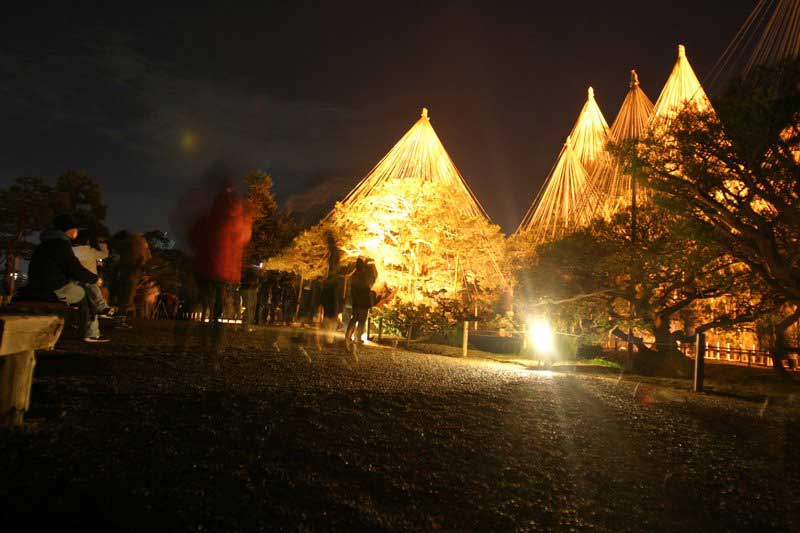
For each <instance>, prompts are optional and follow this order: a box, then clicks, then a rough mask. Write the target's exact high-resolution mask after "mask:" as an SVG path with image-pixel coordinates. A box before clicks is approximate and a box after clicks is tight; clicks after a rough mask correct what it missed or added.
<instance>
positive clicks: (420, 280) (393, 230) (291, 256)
mask: <svg viewBox="0 0 800 533" xmlns="http://www.w3.org/2000/svg"><path fill="white" fill-rule="evenodd" d="M326 232H331V233H332V234H333V235H334V237H335V238H336V241H337V243H338V246H339V248H340V249H341V251H342V252H343V259H344V260H347V259H348V258H355V257H358V256H366V257H371V258H372V259H374V260H375V264H376V266H377V268H378V273H379V278H378V281H377V285H382V284H383V283H385V284H386V285H388V286H389V287H391V288H393V289H397V290H398V293H397V297H398V298H399V299H400V300H403V301H407V302H412V303H421V302H428V303H431V302H433V301H434V298H433V295H441V294H447V295H449V296H450V297H453V298H456V297H458V298H461V299H474V298H480V297H481V296H482V295H483V293H484V291H485V290H487V289H493V288H497V287H499V286H501V285H503V284H504V282H505V275H504V273H503V266H502V262H503V248H504V244H503V237H502V235H501V233H500V229H499V227H498V226H496V225H493V224H491V223H490V222H489V220H488V217H487V216H486V214H485V212H484V211H483V208H482V207H481V206H480V204H479V203H478V202H477V200H476V199H475V197H474V195H473V194H472V192H471V191H470V190H469V188H468V187H467V185H466V182H465V181H464V180H463V178H462V177H461V175H460V174H459V172H458V170H457V169H456V167H455V165H454V164H453V162H452V160H451V159H450V157H449V155H448V154H447V152H446V151H445V149H444V147H443V146H442V144H441V141H439V138H438V137H437V136H436V133H435V132H434V130H433V128H432V127H431V125H430V121H429V119H428V116H427V111H426V110H423V115H422V117H421V118H420V119H419V120H418V121H417V123H416V124H415V125H414V126H413V127H412V128H411V129H410V130H409V131H408V133H406V135H404V136H403V138H402V139H400V141H399V142H398V143H397V144H396V145H395V146H394V147H393V148H392V149H391V150H390V151H389V153H388V154H387V155H386V156H385V157H384V158H383V159H382V160H381V162H380V163H378V165H377V166H376V167H375V168H374V169H373V170H372V171H371V172H370V173H369V174H368V175H367V177H366V178H364V180H362V181H361V183H359V184H358V186H356V188H355V189H354V190H353V191H352V192H351V193H350V194H349V195H348V196H347V197H345V199H344V200H343V201H342V202H340V203H338V204H337V205H336V207H335V208H334V209H333V211H331V213H330V214H328V216H326V217H325V219H324V220H323V221H322V222H321V223H320V224H318V225H317V226H315V227H313V228H311V229H310V230H308V231H306V232H303V233H302V234H301V235H300V236H298V237H297V239H295V241H294V242H293V244H292V245H291V246H290V248H289V249H288V250H286V251H285V252H283V253H282V254H280V255H279V256H278V257H276V258H274V259H273V260H270V261H269V262H268V264H267V267H268V268H271V269H276V270H290V271H294V272H297V273H300V274H302V275H303V276H304V277H307V278H313V277H317V276H323V275H325V274H326V273H327V254H328V248H327V246H326V244H325V238H324V236H325V234H326Z"/></svg>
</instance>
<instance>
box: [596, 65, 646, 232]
mask: <svg viewBox="0 0 800 533" xmlns="http://www.w3.org/2000/svg"><path fill="white" fill-rule="evenodd" d="M652 114H653V102H651V101H650V99H649V98H648V97H647V95H646V94H645V93H644V91H643V90H642V88H641V87H640V86H639V76H638V74H637V73H636V71H635V70H631V81H630V85H629V88H628V93H627V94H626V95H625V100H623V102H622V106H620V109H619V112H618V113H617V118H616V119H615V120H614V124H612V126H611V138H612V139H613V140H614V141H615V142H621V141H633V140H636V139H640V138H642V137H643V136H644V135H645V134H646V133H647V130H648V128H649V125H650V119H651V117H652ZM602 161H603V163H602V164H600V165H597V166H596V167H595V170H594V172H593V173H592V175H591V177H590V181H591V182H592V184H593V185H594V187H595V189H596V190H597V198H598V207H597V209H596V211H595V214H596V215H597V216H602V217H603V218H605V219H607V220H608V219H610V218H611V217H612V216H614V214H616V213H618V212H619V211H621V210H623V209H625V208H627V207H628V206H629V205H630V204H631V199H632V194H633V181H632V179H631V176H630V175H629V174H625V173H623V172H622V169H621V168H620V165H619V162H618V161H617V160H616V159H615V158H614V157H612V156H611V155H610V154H608V153H606V154H605V157H604V158H603V160H602ZM646 197H647V195H646V191H645V190H644V189H643V188H641V187H639V188H638V189H637V195H636V201H637V203H642V202H643V201H645V200H646Z"/></svg>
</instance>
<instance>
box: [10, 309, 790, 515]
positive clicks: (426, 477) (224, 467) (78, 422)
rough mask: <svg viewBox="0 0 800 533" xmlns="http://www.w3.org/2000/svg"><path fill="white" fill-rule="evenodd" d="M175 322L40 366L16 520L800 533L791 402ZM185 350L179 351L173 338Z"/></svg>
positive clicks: (14, 489) (61, 353)
mask: <svg viewBox="0 0 800 533" xmlns="http://www.w3.org/2000/svg"><path fill="white" fill-rule="evenodd" d="M173 333H174V330H173V327H172V326H171V325H170V324H169V323H166V322H165V323H160V324H159V323H148V324H138V325H137V328H136V329H134V330H132V331H127V332H111V334H112V336H113V339H114V340H113V342H112V343H110V344H106V345H83V344H80V343H77V342H75V341H71V342H70V341H65V342H63V343H62V345H61V347H60V349H59V350H57V351H55V352H53V353H52V354H47V355H42V356H40V357H39V363H38V366H37V369H36V378H35V384H34V389H33V397H32V411H31V412H30V413H29V415H28V417H27V421H28V424H27V425H26V426H25V427H24V428H22V429H5V430H2V431H0V472H2V475H1V476H0V499H1V500H2V502H3V505H2V506H0V523H6V524H7V523H9V522H8V520H25V521H27V522H28V523H29V524H30V523H34V524H38V525H44V524H51V525H52V524H55V525H57V526H58V527H59V528H64V527H68V526H75V527H81V528H82V529H85V528H86V527H87V526H90V525H101V526H105V528H106V530H112V529H122V530H130V529H135V530H144V529H147V530H152V529H171V530H211V531H232V530H257V529H275V528H283V529H347V530H352V529H364V528H372V529H434V528H444V529H456V530H489V529H491V530H510V529H566V528H570V529H578V528H580V529H583V528H589V529H605V530H615V531H620V530H676V529H684V530H701V529H702V530H708V529H712V530H718V529H722V530H731V529H735V530H738V529H747V530H770V529H772V530H797V528H798V527H800V516H799V515H798V502H800V500H798V496H800V494H798V493H799V492H800V485H798V481H800V466H799V465H800V463H799V462H798V460H797V454H798V450H797V446H796V445H797V443H798V434H799V433H800V426H798V419H800V410H799V409H798V408H796V407H795V405H794V396H792V395H788V396H787V395H784V396H781V397H780V398H777V399H774V400H771V401H754V400H753V399H742V398H736V397H731V396H730V395H727V394H726V395H719V394H705V395H694V394H691V393H690V392H688V391H684V390H681V389H680V387H678V388H676V387H670V386H664V385H663V384H658V383H654V382H650V381H645V382H642V381H639V380H637V379H636V378H635V377H634V378H625V379H617V378H616V377H615V376H609V375H603V376H592V375H585V374H581V373H562V372H547V371H539V370H533V369H531V368H530V367H525V366H522V365H518V364H511V363H507V362H497V361H492V360H487V359H482V358H456V357H447V356H442V355H428V354H420V353H411V352H406V351H402V350H392V349H387V348H382V347H365V348H362V349H361V350H360V351H359V353H358V354H357V357H356V356H353V355H351V354H349V353H347V352H346V351H344V349H343V348H342V347H341V346H340V345H339V344H334V345H330V346H328V345H325V344H324V343H323V345H322V350H321V351H320V350H318V349H317V348H316V346H315V345H314V342H311V343H310V344H306V345H303V344H299V343H298V342H293V340H292V338H291V333H290V332H288V331H286V330H264V329H262V330H258V331H256V332H252V333H244V332H234V331H231V332H229V334H228V336H227V342H228V348H227V349H226V350H225V352H224V354H223V356H222V358H221V361H220V363H221V368H220V370H219V371H215V370H214V361H213V360H209V359H208V358H206V357H203V354H205V353H208V351H207V350H205V349H204V348H203V347H202V346H199V345H197V343H196V342H194V339H193V338H191V337H190V338H189V341H188V342H187V343H185V344H184V345H183V347H182V348H180V347H177V346H176V344H175V339H176V337H175V336H174V335H173ZM182 338H183V337H182V336H181V335H178V336H177V339H178V340H181V339H182Z"/></svg>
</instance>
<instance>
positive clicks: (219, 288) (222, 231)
mask: <svg viewBox="0 0 800 533" xmlns="http://www.w3.org/2000/svg"><path fill="white" fill-rule="evenodd" d="M251 231H252V219H251V217H250V214H249V213H248V211H247V208H246V206H245V203H244V202H243V201H242V200H241V199H240V198H239V197H238V195H237V194H236V192H235V191H234V189H233V187H232V186H231V185H229V184H226V185H225V186H224V187H223V188H222V189H221V190H220V191H219V192H218V193H217V194H216V195H215V197H214V201H213V203H212V204H211V207H210V208H209V210H208V211H207V212H206V213H204V214H202V215H201V216H200V218H199V219H198V220H197V221H196V222H195V224H194V225H193V226H192V227H191V229H190V230H189V243H190V245H191V247H192V252H193V254H194V271H195V275H196V277H197V285H198V288H199V292H200V301H201V306H202V313H203V317H202V318H203V320H205V319H206V318H208V319H209V321H210V322H211V323H212V324H213V327H214V328H213V329H214V342H215V344H217V345H219V343H220V342H221V337H220V335H221V330H220V329H219V319H220V318H221V317H222V311H223V305H224V301H225V292H226V290H227V289H228V288H229V287H231V286H236V285H238V284H239V282H240V281H241V276H242V259H243V257H244V250H245V248H246V247H247V244H248V243H249V242H250V236H251Z"/></svg>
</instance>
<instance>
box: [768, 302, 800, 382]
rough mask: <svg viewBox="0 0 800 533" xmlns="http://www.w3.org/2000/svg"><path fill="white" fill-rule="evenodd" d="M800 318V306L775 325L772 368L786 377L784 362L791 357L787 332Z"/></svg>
mask: <svg viewBox="0 0 800 533" xmlns="http://www.w3.org/2000/svg"><path fill="white" fill-rule="evenodd" d="M799 318H800V306H798V307H797V308H795V310H794V312H793V313H791V314H790V315H789V316H787V317H786V318H784V319H783V320H781V321H780V322H778V323H777V324H776V325H775V345H774V346H773V347H772V367H773V368H774V369H775V371H776V372H777V373H778V374H779V375H781V376H784V377H786V376H787V372H786V368H785V367H784V366H783V361H784V360H785V359H786V357H787V356H788V355H789V345H788V342H787V340H786V331H787V330H788V329H789V328H790V327H792V325H793V324H794V323H795V322H797V320H798V319H799Z"/></svg>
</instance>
